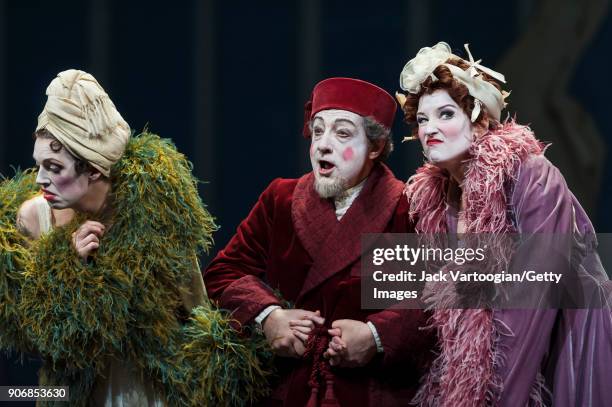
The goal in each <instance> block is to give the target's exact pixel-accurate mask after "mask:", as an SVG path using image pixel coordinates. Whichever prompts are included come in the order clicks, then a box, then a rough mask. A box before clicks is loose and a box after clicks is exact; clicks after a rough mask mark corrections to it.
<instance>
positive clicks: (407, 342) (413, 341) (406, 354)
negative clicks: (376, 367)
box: [367, 308, 435, 372]
mask: <svg viewBox="0 0 612 407" xmlns="http://www.w3.org/2000/svg"><path fill="white" fill-rule="evenodd" d="M429 316H430V314H429V313H428V312H426V311H424V310H421V309H400V308H397V309H396V308H388V309H386V310H383V311H380V312H377V313H375V314H372V315H370V316H369V317H368V318H367V320H368V321H370V322H372V323H373V324H374V326H375V327H376V331H377V332H378V336H379V337H380V341H381V344H382V346H383V349H384V352H383V354H382V359H381V360H382V365H383V367H392V366H399V365H404V366H406V367H408V366H411V367H414V368H416V370H417V371H420V372H422V371H423V370H424V369H426V368H427V366H428V365H429V363H430V362H431V361H432V360H433V352H432V349H433V348H434V345H435V332H434V331H433V330H432V329H423V328H424V327H425V326H426V325H427V323H428V318H429Z"/></svg>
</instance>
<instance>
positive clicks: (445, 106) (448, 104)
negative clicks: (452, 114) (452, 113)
mask: <svg viewBox="0 0 612 407" xmlns="http://www.w3.org/2000/svg"><path fill="white" fill-rule="evenodd" d="M447 107H452V108H453V109H456V108H457V106H455V105H451V104H450V103H447V104H446V105H444V106H440V107H439V108H438V111H440V110H442V109H445V108H447ZM416 114H417V116H418V115H420V114H422V115H424V114H425V113H423V112H417V113H416Z"/></svg>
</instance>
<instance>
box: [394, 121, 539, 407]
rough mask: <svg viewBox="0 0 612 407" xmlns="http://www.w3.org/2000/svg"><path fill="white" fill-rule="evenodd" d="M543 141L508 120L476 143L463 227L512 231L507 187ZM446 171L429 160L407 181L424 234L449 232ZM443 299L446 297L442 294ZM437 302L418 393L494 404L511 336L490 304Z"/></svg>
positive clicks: (442, 401) (459, 405) (439, 401)
mask: <svg viewBox="0 0 612 407" xmlns="http://www.w3.org/2000/svg"><path fill="white" fill-rule="evenodd" d="M543 151H544V145H543V144H542V143H541V142H539V141H538V140H537V139H536V138H535V137H534V135H533V133H532V131H531V130H530V129H529V128H528V127H527V126H521V125H518V124H516V123H515V122H514V120H510V121H507V122H506V123H504V124H502V125H500V127H499V128H498V129H496V130H494V131H491V132H489V133H487V134H485V135H483V136H482V137H480V138H479V139H478V140H476V141H474V143H472V146H471V147H470V157H471V158H470V159H469V160H468V161H467V168H466V173H465V179H464V181H463V183H462V185H461V189H462V193H463V194H465V202H466V205H465V208H464V210H463V212H462V214H461V216H462V220H463V221H464V222H465V225H466V233H492V234H498V233H507V232H513V231H514V227H513V225H512V220H511V217H510V216H509V210H508V208H509V206H508V204H509V196H507V194H508V188H507V185H508V184H510V185H512V184H513V182H514V181H516V179H517V176H518V171H519V167H520V165H521V163H522V162H523V161H524V160H525V159H526V158H527V157H528V156H530V155H532V154H542V153H543ZM449 183H450V178H449V174H448V172H447V171H445V170H442V169H440V168H438V167H436V166H434V165H432V164H428V163H426V164H425V165H424V166H422V167H421V168H419V169H418V170H417V172H416V174H415V175H413V176H412V177H411V178H410V179H409V180H408V183H407V184H406V190H405V194H406V197H407V199H408V202H409V203H410V216H411V218H412V219H413V220H417V223H416V230H417V232H419V233H446V232H447V223H446V222H447V218H446V211H447V209H448V205H447V198H448V197H447V192H448V188H449ZM440 300H441V301H443V299H440ZM436 305H437V304H434V305H433V306H432V308H433V309H434V311H433V316H432V318H431V325H430V328H433V329H436V330H437V332H438V338H439V347H440V354H439V355H438V357H437V358H436V360H435V361H434V362H433V365H432V367H431V369H430V371H429V373H428V374H427V375H426V377H425V378H424V380H423V383H422V386H421V388H420V390H419V392H418V394H417V395H416V397H415V399H414V403H416V404H418V405H421V406H432V407H433V406H445V407H446V406H453V407H464V406H465V407H468V406H469V407H472V406H494V405H496V404H497V401H498V400H499V396H500V393H501V391H502V389H503V383H502V382H501V379H500V377H499V375H498V374H497V373H496V371H497V370H498V368H499V366H501V365H502V364H503V363H504V356H503V350H502V349H500V346H499V342H500V338H501V337H502V336H503V335H512V332H511V330H510V329H509V328H508V327H507V326H505V325H504V324H503V323H502V322H501V321H499V320H495V319H494V318H493V311H492V310H490V309H443V307H442V308H440V307H436ZM541 387H542V383H540V382H536V383H534V388H533V389H532V394H531V397H530V398H531V403H530V404H531V405H543V402H542V399H541V392H542V391H541Z"/></svg>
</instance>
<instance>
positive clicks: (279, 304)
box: [204, 78, 434, 406]
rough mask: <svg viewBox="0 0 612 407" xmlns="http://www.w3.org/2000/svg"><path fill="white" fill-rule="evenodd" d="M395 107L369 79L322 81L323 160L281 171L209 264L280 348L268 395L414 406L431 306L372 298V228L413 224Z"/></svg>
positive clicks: (308, 131)
mask: <svg viewBox="0 0 612 407" xmlns="http://www.w3.org/2000/svg"><path fill="white" fill-rule="evenodd" d="M395 110H396V105H395V101H394V100H393V98H392V97H391V96H390V95H389V94H388V93H387V92H385V91H384V90H382V89H380V88H379V87H377V86H375V85H372V84H370V83H368V82H364V81H361V80H357V79H349V78H331V79H327V80H324V81H322V82H320V83H319V84H317V85H316V86H315V88H314V90H313V92H312V97H311V100H310V101H309V102H308V103H307V104H306V113H305V125H304V135H305V136H306V137H310V138H311V147H310V160H311V163H312V168H313V171H312V172H310V173H308V174H306V175H304V176H302V177H301V178H299V179H276V180H274V181H273V182H272V183H271V184H270V185H269V186H268V188H267V189H266V190H265V191H264V192H263V193H262V194H261V196H260V197H259V200H258V201H257V203H256V204H255V207H254V208H253V209H252V210H251V213H250V214H249V216H248V217H247V218H246V219H245V220H244V221H243V222H242V223H241V224H240V226H239V227H238V230H237V232H236V234H235V235H234V237H233V238H232V239H231V241H230V242H229V243H228V245H227V246H226V247H225V249H223V250H222V251H220V252H219V254H218V255H217V257H216V258H215V259H214V260H213V261H212V263H211V264H210V265H209V267H208V268H207V270H206V271H205V273H204V280H205V282H206V287H207V290H208V294H209V296H210V297H211V298H212V299H213V300H216V301H218V302H219V304H220V306H221V307H222V308H226V309H229V310H232V311H233V312H234V317H235V318H236V319H237V320H238V321H239V322H240V323H241V324H243V325H244V324H256V325H258V326H259V327H260V328H262V329H263V332H264V334H265V336H266V338H267V340H268V341H269V343H270V345H271V347H272V349H273V350H274V352H275V353H276V354H277V356H278V357H277V367H278V371H279V373H280V382H279V384H278V386H276V387H275V388H274V389H273V392H272V395H271V397H270V400H268V401H267V404H268V405H285V406H305V405H308V406H318V405H321V406H333V405H340V406H356V405H359V406H363V405H374V403H376V405H377V406H395V405H398V406H399V405H401V406H405V405H407V404H408V403H409V402H410V400H411V399H412V397H413V396H414V394H415V392H416V388H417V384H418V380H419V378H420V376H421V374H422V373H423V369H424V368H425V367H426V365H427V364H428V362H429V360H430V359H431V357H430V355H431V348H432V346H433V343H434V339H433V338H432V337H431V333H428V332H424V331H421V330H419V327H422V326H424V325H425V324H426V322H427V321H426V314H425V313H424V312H423V311H422V310H408V309H401V310H400V309H387V310H383V311H380V310H363V309H361V296H360V288H361V286H360V273H361V271H360V259H361V250H360V249H361V247H360V246H361V244H360V243H361V235H362V233H384V232H388V233H406V232H412V231H413V226H412V225H411V224H410V222H409V220H408V205H407V201H406V199H402V192H403V189H404V183H403V182H401V181H399V180H397V179H396V178H395V176H394V175H393V174H392V173H391V171H390V170H389V168H388V167H387V166H386V165H385V164H383V161H384V159H385V158H386V156H387V155H388V154H389V153H390V152H391V150H392V147H393V145H392V141H391V137H390V128H391V126H392V124H393V118H394V116H395ZM275 291H276V293H275ZM279 293H280V296H281V297H282V298H279V296H278V294H279ZM283 300H284V301H283ZM286 302H288V303H290V304H292V307H291V308H289V307H283V304H286Z"/></svg>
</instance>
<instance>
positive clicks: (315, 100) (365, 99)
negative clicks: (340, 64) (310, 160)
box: [303, 78, 396, 137]
mask: <svg viewBox="0 0 612 407" xmlns="http://www.w3.org/2000/svg"><path fill="white" fill-rule="evenodd" d="M327 109H340V110H348V111H349V112H353V113H356V114H358V115H360V116H364V117H366V116H370V117H372V118H373V119H374V120H376V121H377V122H379V123H380V124H382V125H383V126H385V127H386V128H388V129H390V128H391V126H392V125H393V118H394V117H395V110H396V105H395V99H393V97H392V96H391V95H390V94H388V93H387V92H386V91H385V90H383V89H381V88H379V87H378V86H376V85H373V84H371V83H369V82H365V81H362V80H359V79H351V78H329V79H325V80H323V81H321V82H319V83H317V84H316V86H315V87H314V89H313V90H312V95H311V96H310V100H309V101H308V102H306V105H305V106H304V130H303V133H304V137H309V136H310V129H309V128H308V123H309V122H310V120H312V117H313V116H314V115H315V114H317V113H318V112H320V111H321V110H327Z"/></svg>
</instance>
